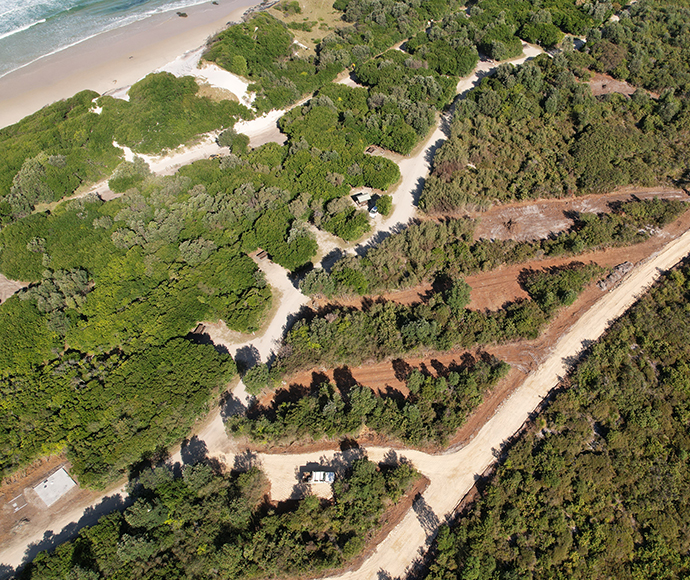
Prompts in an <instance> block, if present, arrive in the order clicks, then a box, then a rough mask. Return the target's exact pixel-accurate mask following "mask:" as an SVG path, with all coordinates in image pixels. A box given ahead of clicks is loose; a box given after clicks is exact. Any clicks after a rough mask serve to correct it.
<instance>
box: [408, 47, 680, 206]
mask: <svg viewBox="0 0 690 580" xmlns="http://www.w3.org/2000/svg"><path fill="white" fill-rule="evenodd" d="M587 62H588V61H587V59H586V57H585V58H583V55H582V54H581V53H578V52H571V53H561V54H559V55H558V56H556V57H555V58H549V57H548V56H545V55H542V56H540V57H538V58H537V59H535V60H534V61H532V62H529V63H526V64H524V65H522V66H521V67H518V68H516V69H514V68H513V67H510V66H506V67H501V68H499V69H498V71H497V74H496V75H495V76H493V77H491V78H486V79H484V80H483V81H482V83H481V85H480V86H479V87H477V88H476V89H474V90H472V91H471V92H470V93H469V95H468V96H467V98H466V99H464V100H463V101H462V102H461V103H460V104H459V106H458V107H457V109H456V112H455V115H454V117H453V123H452V126H451V137H450V139H449V140H448V141H446V143H444V145H443V146H442V147H441V148H440V150H439V151H438V152H437V153H436V155H435V157H434V164H433V171H432V173H431V175H430V177H429V178H428V179H427V180H426V183H425V186H424V192H423V194H422V197H421V200H420V203H419V205H420V208H421V209H423V210H424V211H426V212H427V213H430V214H445V213H448V212H453V211H456V210H458V209H461V208H463V207H468V206H469V207H487V206H489V205H490V204H492V203H494V202H509V201H515V200H523V199H533V198H544V197H565V196H570V195H580V194H587V193H603V192H607V191H611V190H613V189H615V188H617V187H621V186H627V185H634V186H650V185H655V184H658V183H668V182H673V181H675V180H682V179H684V174H685V172H686V171H687V167H686V163H685V161H684V156H683V153H682V152H683V151H684V150H686V149H687V147H688V141H689V139H690V133H689V132H688V129H687V124H688V118H690V108H689V107H688V104H687V100H684V99H679V98H677V97H675V96H674V94H673V92H672V91H669V92H665V93H664V94H663V95H662V96H661V97H660V98H659V99H656V100H655V99H652V98H651V97H650V96H649V95H648V94H647V93H646V92H645V91H644V90H638V91H636V92H635V94H634V95H633V96H632V98H627V97H625V96H623V95H620V94H615V93H613V94H610V95H606V96H605V97H603V98H595V97H593V96H592V93H591V91H590V89H589V87H588V86H587V85H586V84H585V83H584V82H582V81H580V80H578V77H580V78H586V77H587V75H588V74H589V73H588V72H587V71H586V69H584V68H583V66H584V65H586V64H587Z"/></svg>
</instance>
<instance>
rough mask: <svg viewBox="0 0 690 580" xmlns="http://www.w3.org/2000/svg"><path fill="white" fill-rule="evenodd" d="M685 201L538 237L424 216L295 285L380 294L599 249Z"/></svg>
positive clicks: (631, 209)
mask: <svg viewBox="0 0 690 580" xmlns="http://www.w3.org/2000/svg"><path fill="white" fill-rule="evenodd" d="M685 208H686V206H685V204H684V203H683V202H679V201H670V200H660V199H649V200H644V201H631V202H627V203H624V204H622V205H621V206H620V207H619V208H617V210H616V211H615V212H613V213H610V214H600V215H596V214H586V213H581V214H579V215H578V216H577V218H576V220H575V224H574V226H573V228H572V229H571V230H570V231H566V232H562V233H560V234H558V235H555V236H554V237H553V238H550V239H545V240H541V241H537V242H515V241H513V240H505V241H501V240H493V241H489V240H479V241H476V242H475V241H473V239H472V232H473V228H474V226H473V222H472V220H469V219H451V220H447V221H444V222H442V223H436V222H432V221H426V222H423V223H421V224H418V225H411V226H410V227H409V228H407V229H405V230H404V231H402V232H400V233H398V234H394V235H392V236H389V237H388V238H386V239H385V240H383V242H381V243H380V244H379V245H378V246H376V247H373V248H371V249H370V250H369V251H368V252H367V254H366V256H363V257H345V258H342V259H341V260H339V261H338V262H336V263H335V264H334V266H333V268H332V269H331V273H330V274H327V273H325V272H323V271H314V272H310V273H309V274H308V275H307V276H306V277H305V279H304V280H303V281H302V283H301V286H300V287H301V289H302V291H303V292H305V293H306V294H317V293H321V294H325V295H326V296H329V297H330V296H334V295H339V294H353V293H356V294H362V295H363V294H378V293H381V292H385V291H389V290H396V289H400V288H408V287H411V286H416V285H417V284H420V283H423V282H434V281H439V282H443V281H444V280H457V279H458V278H461V277H463V276H466V275H468V274H473V273H476V272H479V271H486V270H491V269H493V268H496V267H498V266H500V265H502V264H516V263H521V262H524V261H526V260H529V259H534V258H538V257H540V256H542V255H547V256H560V255H564V254H568V255H576V254H579V253H582V252H584V251H586V250H592V249H596V248H604V247H609V246H622V245H628V244H633V243H638V242H641V241H644V240H646V239H648V237H649V232H650V231H652V230H653V228H661V227H663V226H664V225H666V224H667V223H670V222H671V221H672V220H673V219H675V218H676V217H677V216H678V215H680V214H681V213H682V212H683V211H685ZM362 281H365V282H364V283H362ZM449 304H450V303H449Z"/></svg>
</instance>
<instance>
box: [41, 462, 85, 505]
mask: <svg viewBox="0 0 690 580" xmlns="http://www.w3.org/2000/svg"><path fill="white" fill-rule="evenodd" d="M76 485H77V484H76V483H74V480H73V479H72V478H71V477H70V476H69V475H68V474H67V472H66V471H65V470H64V469H62V468H60V469H58V470H57V471H56V472H55V473H53V475H51V476H50V477H49V478H48V479H44V480H43V481H42V482H41V483H39V484H38V485H37V486H36V487H34V491H35V492H36V493H37V494H38V497H40V498H41V499H42V500H43V503H45V504H46V506H48V507H50V506H51V505H53V504H54V503H55V502H56V501H57V500H59V499H60V498H61V497H62V496H63V495H65V494H66V493H67V492H68V491H69V490H70V489H72V488H73V487H76Z"/></svg>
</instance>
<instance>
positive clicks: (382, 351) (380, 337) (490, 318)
mask: <svg viewBox="0 0 690 580" xmlns="http://www.w3.org/2000/svg"><path fill="white" fill-rule="evenodd" d="M340 272H342V273H343V274H347V275H348V277H347V278H345V276H343V277H340V276H338V275H333V277H332V279H333V280H334V282H335V283H341V284H353V285H354V284H361V283H363V282H364V281H365V280H367V278H366V277H364V276H362V275H361V273H358V272H355V271H349V272H348V271H347V270H345V269H343V270H340ZM600 272H601V270H600V269H599V268H598V267H596V266H582V267H578V266H575V265H573V266H571V267H570V268H569V269H563V270H555V271H546V272H540V273H538V274H532V275H527V276H525V279H526V281H525V284H526V285H527V286H528V288H529V289H530V291H531V292H533V293H534V300H535V301H534V302H533V301H529V300H525V301H519V302H514V303H512V304H507V305H505V306H504V308H503V309H501V310H499V311H497V312H477V311H473V310H467V309H466V308H465V307H466V305H467V304H468V303H469V287H468V286H467V284H465V282H464V281H462V279H458V275H456V276H453V277H452V279H453V280H455V282H454V283H453V285H452V286H451V287H450V288H449V289H447V290H446V291H444V292H435V293H433V294H432V296H431V298H430V299H429V301H428V303H426V304H418V305H412V306H406V305H402V304H397V303H394V302H385V301H383V299H380V300H378V301H377V302H375V303H374V304H372V305H371V306H370V307H368V308H367V309H366V310H362V311H360V310H353V309H347V308H338V309H334V310H332V311H331V312H329V313H328V314H326V315H324V316H317V317H315V318H313V319H312V320H310V321H309V322H307V320H305V319H301V320H299V321H298V322H297V323H296V324H295V325H294V326H293V327H292V329H291V330H290V331H289V332H288V334H287V336H286V337H285V339H284V347H283V349H282V351H281V352H280V353H279V356H278V359H277V361H276V365H277V368H278V369H279V371H280V372H284V373H287V374H290V373H292V372H294V371H296V370H300V369H309V368H314V367H319V366H323V367H327V368H333V367H336V366H338V365H342V364H352V365H358V364H361V363H362V362H364V361H367V360H382V359H384V358H387V357H394V356H400V355H403V354H405V353H409V352H412V351H414V350H415V349H420V348H421V349H424V348H427V349H433V350H441V351H443V350H448V349H450V348H453V347H463V348H470V347H473V346H475V345H477V344H487V343H492V342H499V341H508V340H515V339H517V338H536V337H537V336H538V335H539V332H540V331H541V329H542V328H543V326H544V325H545V324H546V323H547V322H548V320H549V319H550V318H551V317H552V316H553V315H554V314H555V312H556V309H557V308H559V307H560V306H563V305H567V304H571V303H572V302H573V301H574V299H575V298H576V297H577V295H578V293H579V292H581V291H582V290H583V288H584V285H585V284H586V283H587V282H589V281H590V280H591V279H592V278H593V277H595V276H596V275H597V274H599V273H600ZM357 274H360V276H361V279H360V280H357ZM318 276H319V275H318V274H317V275H316V276H313V277H312V278H311V282H312V283H314V281H316V283H319V282H321V280H319V279H318ZM326 283H327V282H326ZM362 289H363V290H364V291H366V285H365V284H363V288H362Z"/></svg>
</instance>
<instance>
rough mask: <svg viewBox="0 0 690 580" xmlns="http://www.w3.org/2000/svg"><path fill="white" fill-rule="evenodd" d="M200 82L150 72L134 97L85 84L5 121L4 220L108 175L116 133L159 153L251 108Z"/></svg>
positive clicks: (116, 159) (116, 154) (1, 163)
mask: <svg viewBox="0 0 690 580" xmlns="http://www.w3.org/2000/svg"><path fill="white" fill-rule="evenodd" d="M197 90H198V86H197V84H196V82H195V81H194V79H193V78H192V77H183V78H176V77H174V76H173V75H171V74H170V73H157V74H151V75H148V76H147V77H146V78H144V79H143V80H141V81H139V82H138V83H135V84H134V85H133V86H132V87H131V88H130V90H129V97H130V98H129V101H124V100H120V99H115V98H113V97H99V95H98V94H97V93H95V92H93V91H82V92H80V93H78V94H77V95H75V96H74V97H71V98H69V99H66V100H65V101H60V102H57V103H54V104H52V105H49V106H48V107H45V108H44V109H41V110H40V111H38V112H37V113H34V114H33V115H30V116H28V117H26V118H24V119H22V120H21V121H19V123H16V124H15V125H11V126H10V127H5V128H4V129H0V147H2V150H3V155H2V157H1V158H0V219H1V220H2V222H1V223H2V224H7V223H10V222H12V221H14V220H16V219H19V218H22V217H24V216H27V215H28V214H30V213H31V212H32V211H33V209H34V207H35V206H36V205H37V204H39V203H49V202H53V201H57V200H60V199H62V198H63V197H66V196H69V195H71V194H73V193H74V192H75V191H76V190H77V189H78V188H79V187H80V186H85V185H88V184H91V183H94V182H96V181H98V180H100V179H103V178H104V177H108V176H109V175H110V174H111V173H112V172H113V170H114V169H115V168H116V167H117V165H118V164H119V163H120V161H121V158H122V150H121V149H120V148H119V147H117V146H116V145H115V144H114V143H113V142H114V141H115V142H117V143H118V144H120V145H126V146H128V147H130V148H131V149H133V150H134V151H136V152H138V153H159V152H161V151H162V150H163V149H172V148H175V147H177V146H179V145H181V144H183V143H186V142H188V141H189V140H190V139H192V138H193V137H195V136H196V135H198V134H200V133H204V132H206V131H210V130H214V129H221V128H223V127H231V126H232V125H233V124H234V123H235V121H236V120H237V119H238V118H250V117H251V116H252V113H251V112H250V111H249V110H248V109H247V108H246V107H244V106H242V105H239V104H237V103H234V102H232V101H221V102H219V103H216V102H213V101H211V100H210V99H208V98H206V97H199V96H197V94H196V93H197ZM97 105H98V106H99V107H101V108H102V110H101V111H100V113H96V112H95V111H96V106H97Z"/></svg>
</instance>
